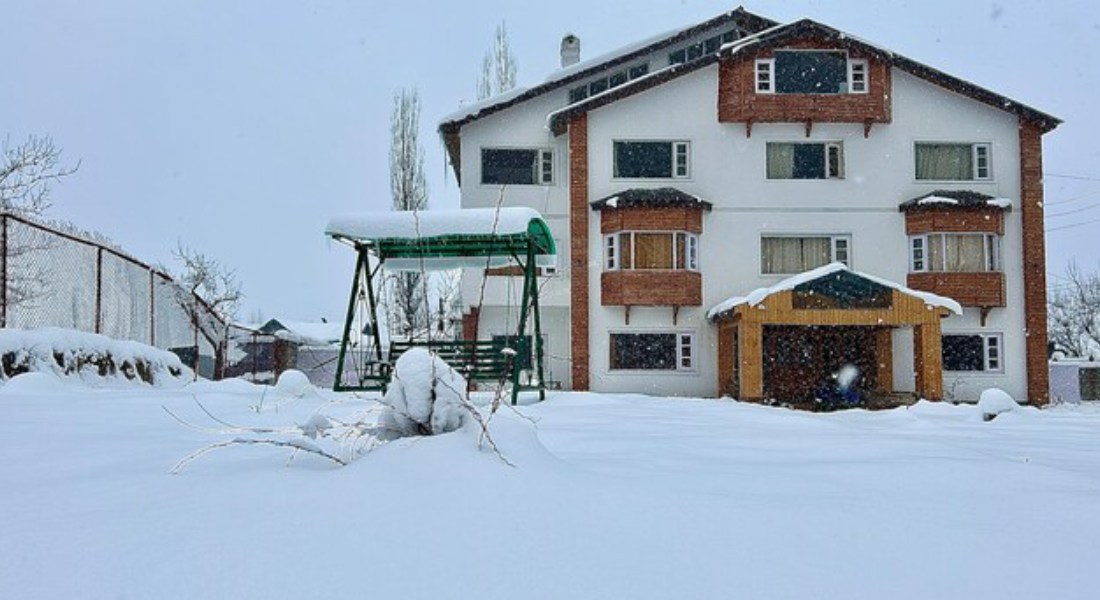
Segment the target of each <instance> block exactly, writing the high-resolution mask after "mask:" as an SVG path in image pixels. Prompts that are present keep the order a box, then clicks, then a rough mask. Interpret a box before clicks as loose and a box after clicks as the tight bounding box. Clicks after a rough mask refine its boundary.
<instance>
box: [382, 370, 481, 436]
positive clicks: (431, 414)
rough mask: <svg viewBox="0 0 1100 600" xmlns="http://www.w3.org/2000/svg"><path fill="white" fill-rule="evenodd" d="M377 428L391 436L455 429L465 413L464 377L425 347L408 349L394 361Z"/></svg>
mask: <svg viewBox="0 0 1100 600" xmlns="http://www.w3.org/2000/svg"><path fill="white" fill-rule="evenodd" d="M383 403H384V404H386V406H387V409H386V411H385V412H384V413H383V414H382V416H381V418H380V420H379V427H380V428H381V429H382V430H383V431H385V432H387V433H388V434H389V435H390V436H392V437H402V436H406V435H434V434H438V433H446V432H448V431H455V430H457V429H459V428H460V427H462V425H463V424H464V423H465V419H466V418H467V416H469V414H470V413H469V409H468V408H467V407H466V379H465V378H464V377H462V375H460V374H459V373H458V371H455V370H454V369H452V368H451V366H450V365H448V364H447V363H446V362H444V361H443V359H441V358H439V357H438V356H436V355H435V354H434V353H432V352H429V351H428V350H427V349H425V348H412V349H410V350H409V351H408V352H405V353H404V354H402V355H401V358H398V359H397V363H396V364H394V369H393V382H392V383H391V384H390V387H389V389H388V390H386V396H385V399H384V400H383Z"/></svg>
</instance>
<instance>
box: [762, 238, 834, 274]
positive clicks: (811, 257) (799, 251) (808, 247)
mask: <svg viewBox="0 0 1100 600" xmlns="http://www.w3.org/2000/svg"><path fill="white" fill-rule="evenodd" d="M761 255H762V258H763V263H764V264H763V270H764V273H774V274H786V273H801V272H803V271H808V270H810V269H816V268H817V267H820V266H822V265H826V264H828V263H829V261H830V259H831V256H832V248H831V243H830V241H829V238H827V237H807V238H799V237H771V238H763V239H762V240H761Z"/></svg>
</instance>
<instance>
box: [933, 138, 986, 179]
mask: <svg viewBox="0 0 1100 600" xmlns="http://www.w3.org/2000/svg"><path fill="white" fill-rule="evenodd" d="M991 148H992V147H991V146H990V144H957V143H939V142H917V144H916V145H915V150H914V155H915V157H916V178H917V180H922V181H988V180H990V179H992V178H993V168H992V166H993V165H992V162H993V158H992V149H991Z"/></svg>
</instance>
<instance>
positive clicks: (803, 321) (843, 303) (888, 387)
mask: <svg viewBox="0 0 1100 600" xmlns="http://www.w3.org/2000/svg"><path fill="white" fill-rule="evenodd" d="M957 306H958V305H957V304H956V303H955V302H954V301H952V300H950V299H948V298H941V297H938V296H933V295H930V294H922V293H919V292H913V291H911V290H908V289H906V288H904V287H902V286H900V285H896V284H890V283H889V282H885V281H883V280H880V279H877V278H872V277H870V276H865V275H862V274H860V273H855V272H853V271H849V270H848V269H847V268H846V267H844V266H843V265H838V264H834V265H828V266H826V267H822V268H820V269H816V270H815V271H811V272H809V273H804V274H802V275H800V276H796V277H794V278H791V280H788V281H786V282H780V283H779V284H777V285H776V286H773V287H772V288H767V289H761V290H756V291H754V292H752V293H750V294H749V295H747V296H745V297H738V298H731V299H730V300H728V301H727V302H725V303H723V304H720V305H719V306H717V307H715V308H714V309H712V311H711V315H710V316H711V319H712V320H713V321H714V322H715V323H716V324H717V326H718V335H719V343H718V389H719V393H720V394H725V395H729V396H732V397H735V398H739V399H742V400H755V401H762V400H770V399H775V400H782V401H796V402H797V401H800V400H805V399H807V398H809V399H812V398H813V396H814V393H815V392H816V391H817V390H819V389H820V388H821V386H823V385H825V384H826V383H827V382H828V381H829V379H830V378H831V376H832V375H833V374H834V373H836V372H837V370H838V369H839V368H840V367H841V366H843V365H845V364H852V365H855V366H856V367H857V368H858V369H859V371H860V375H861V380H860V383H859V386H860V389H862V390H865V391H869V392H875V393H880V394H889V393H892V392H894V391H895V386H894V381H893V371H894V365H893V363H894V357H893V331H894V330H895V329H898V328H911V329H912V331H913V356H914V367H913V368H914V371H915V375H916V393H917V394H918V395H919V396H921V397H923V398H926V399H929V400H939V399H941V398H942V397H943V365H942V357H941V346H940V320H941V319H942V318H944V317H946V316H947V315H949V314H951V312H954V311H956V308H957ZM960 310H961V309H960Z"/></svg>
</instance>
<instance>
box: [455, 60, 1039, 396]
mask: <svg viewBox="0 0 1100 600" xmlns="http://www.w3.org/2000/svg"><path fill="white" fill-rule="evenodd" d="M717 79H718V77H717V66H711V67H707V68H704V69H701V70H699V71H696V72H694V73H692V74H689V75H686V76H683V77H680V78H678V79H675V80H673V81H670V82H668V83H666V84H664V85H661V86H659V87H657V88H654V89H652V90H649V91H646V92H643V93H640V94H637V95H635V96H632V97H629V98H626V99H623V100H620V101H618V102H615V103H613V104H611V105H608V106H606V107H603V108H600V109H597V110H594V111H592V112H590V113H589V130H588V139H589V197H590V199H591V200H594V199H598V198H601V197H604V196H607V195H610V194H613V193H616V192H619V191H621V190H623V189H627V188H631V187H663V186H669V185H671V186H674V187H677V188H679V189H682V190H683V191H685V192H688V193H692V194H696V195H698V196H700V197H702V198H703V199H705V200H708V201H710V202H712V203H713V204H714V210H713V211H712V212H710V213H706V214H705V216H704V220H703V235H702V236H701V238H700V243H701V253H700V256H701V259H700V261H701V269H702V272H703V306H701V307H696V308H682V309H681V310H680V312H679V316H678V325H676V326H674V325H673V323H672V309H671V308H651V309H641V308H635V309H632V311H631V315H630V325H629V326H627V325H626V324H625V314H624V313H625V311H624V309H623V308H621V307H603V306H601V303H600V284H599V281H600V273H601V270H602V254H603V249H602V244H601V239H602V238H601V236H600V234H599V213H598V212H593V213H592V214H591V219H590V226H589V240H590V250H589V252H590V263H589V269H590V278H589V301H590V306H591V317H590V339H589V344H590V347H591V357H592V358H591V386H592V389H593V390H597V391H634V392H648V393H654V394H662V395H699V396H707V395H713V394H715V393H716V389H717V375H716V373H715V367H716V362H717V359H716V344H717V341H716V337H715V336H716V330H715V328H714V327H713V326H712V325H711V324H709V323H707V322H706V320H705V316H704V315H705V312H706V310H707V309H708V308H709V307H711V306H713V305H714V304H717V303H718V302H720V301H722V300H724V299H725V298H727V297H729V296H732V295H743V294H745V293H747V292H748V291H750V290H752V289H754V288H756V287H760V286H767V285H771V284H773V283H775V282H776V281H778V280H779V279H781V277H776V276H766V275H762V274H761V273H760V236H761V234H762V233H787V234H795V233H802V234H848V235H850V236H851V264H852V267H853V268H854V269H855V270H858V271H864V272H867V273H870V274H873V275H877V276H880V277H884V278H887V279H890V280H892V281H896V282H899V283H902V284H904V283H905V279H906V275H907V273H908V240H907V237H906V235H905V227H904V217H903V215H902V214H901V213H900V212H899V211H898V208H897V207H898V204H900V203H901V202H903V201H905V200H908V199H910V198H914V197H917V196H920V195H922V194H924V193H927V192H930V191H932V190H934V189H973V190H977V191H981V192H984V193H988V194H992V195H996V196H1003V197H1007V198H1010V199H1012V200H1013V201H1014V202H1016V203H1018V201H1019V195H1020V186H1019V159H1018V148H1019V140H1018V133H1017V119H1016V117H1015V116H1013V115H1011V114H1009V113H1005V112H1002V111H1000V110H997V109H994V108H992V107H989V106H986V105H984V104H980V103H978V102H975V101H973V100H970V99H967V98H964V97H962V96H959V95H957V94H954V93H952V92H948V91H946V90H943V89H942V88H939V87H936V86H934V85H932V84H929V83H926V82H924V81H922V80H919V79H917V78H914V77H912V76H910V75H907V74H905V73H903V72H901V71H898V70H896V69H895V70H894V72H893V94H892V97H893V122H892V123H890V124H876V125H875V126H874V127H873V128H872V130H871V132H870V136H869V137H866V138H865V137H864V132H863V125H862V124H827V123H823V124H815V125H814V127H813V130H812V133H811V135H810V136H809V138H808V139H809V140H810V141H839V142H842V143H843V144H844V156H845V178H844V179H842V180H817V181H775V180H768V179H766V177H765V145H766V143H767V142H768V141H791V142H797V141H806V140H807V138H806V135H805V126H804V125H803V124H756V125H754V127H753V129H752V137H746V135H745V127H744V125H743V124H722V123H718V121H717V108H716V104H717ZM564 94H565V92H564V90H562V91H561V94H560V95H558V94H554V95H553V97H545V98H542V99H539V100H536V101H531V102H528V103H526V104H523V105H520V106H518V107H513V108H511V109H508V110H506V111H503V112H501V113H498V114H497V115H494V116H491V117H488V118H485V119H482V120H481V121H478V122H475V123H473V124H471V125H468V126H466V127H465V128H463V130H462V172H463V180H464V185H463V187H462V196H463V205H464V206H486V205H492V204H493V203H495V202H496V200H497V197H498V193H499V189H493V188H488V187H487V186H480V185H479V184H478V180H479V173H478V168H479V165H478V164H477V163H478V159H479V154H480V152H479V150H478V149H479V148H480V147H481V146H482V145H485V146H503V145H510V144H514V145H517V146H528V145H541V146H547V147H553V148H554V149H555V152H556V156H555V159H556V161H557V165H556V166H557V167H558V169H557V175H558V177H557V180H556V181H557V183H556V185H555V186H552V188H551V189H545V188H542V187H541V186H519V187H515V188H512V189H511V190H506V199H507V202H508V203H509V204H524V205H528V206H534V207H535V208H537V209H539V210H542V211H544V212H545V213H546V214H547V216H548V217H549V218H550V219H551V227H552V228H554V232H555V235H556V236H558V237H559V239H560V240H561V241H562V242H563V244H562V246H565V245H567V242H568V235H567V234H568V222H567V220H566V219H567V206H568V186H567V182H568V173H567V153H566V152H567V148H566V144H567V140H566V138H567V136H561V137H560V138H554V137H553V136H552V135H551V134H550V133H549V132H548V131H547V130H546V129H545V123H546V115H547V114H548V113H549V112H551V111H552V110H555V109H557V108H559V107H560V106H562V105H563V104H564ZM621 139H667V140H688V141H690V142H691V154H692V158H691V166H692V168H691V171H692V173H691V177H690V178H688V179H683V180H680V179H677V180H645V181H639V180H616V179H614V178H613V173H612V143H613V141H614V140H621ZM921 140H929V141H958V142H986V143H990V144H991V145H992V149H993V152H992V154H993V159H992V160H993V173H994V179H993V180H992V181H989V182H965V183H955V184H950V183H926V182H918V181H916V180H915V177H914V166H913V165H914V163H915V159H914V155H913V152H914V150H913V145H914V142H916V141H921ZM520 187H522V188H536V189H520ZM513 192H514V194H513ZM1020 229H1021V226H1020V212H1019V209H1018V206H1016V207H1015V209H1014V210H1013V211H1012V212H1009V213H1008V214H1007V215H1006V227H1005V237H1004V239H1003V242H1002V248H1003V255H1004V261H1003V262H1004V269H1005V274H1006V282H1007V300H1008V305H1009V306H1008V308H1007V309H994V310H993V311H992V312H991V313H990V314H989V315H988V319H987V322H986V325H985V326H984V327H982V326H981V324H980V322H979V316H978V311H977V309H967V310H966V311H965V314H964V315H962V316H956V317H951V318H948V319H947V320H945V322H944V331H945V333H950V332H990V333H992V332H998V333H1002V334H1003V336H1004V346H1005V347H1004V364H1005V367H1004V373H1002V374H977V375H975V374H965V375H963V374H953V373H947V374H945V386H944V387H945V391H950V392H951V393H952V394H953V397H954V398H956V399H959V400H974V399H976V398H977V394H978V392H980V390H981V389H983V388H985V387H988V386H998V387H1002V388H1004V389H1005V390H1006V391H1008V392H1009V393H1010V394H1012V395H1013V396H1014V397H1017V398H1024V397H1025V390H1026V381H1025V376H1024V373H1025V349H1024V335H1023V323H1024V320H1023V285H1022V238H1021V234H1020ZM562 250H565V249H564V248H563V249H562ZM561 264H562V265H563V267H564V265H567V264H568V263H567V261H566V260H565V257H564V256H563V260H562V261H561ZM564 271H565V269H564V268H563V272H564ZM491 283H495V282H491ZM547 290H548V292H549V293H550V295H551V296H552V298H553V300H551V301H547V302H546V304H547V305H553V306H565V305H567V303H568V299H569V296H568V278H567V277H566V276H564V275H563V276H560V277H558V278H556V280H555V281H553V282H551V285H550V286H548V288H547ZM496 293H497V292H494V294H496ZM493 297H494V298H497V297H499V296H496V295H495V296H493ZM467 298H469V296H467ZM467 301H468V302H469V300H467ZM628 330H635V331H656V330H660V331H691V332H693V333H695V334H696V336H697V338H696V339H697V355H698V356H697V368H696V370H695V371H694V372H691V373H677V374H668V373H623V372H619V373H616V372H612V371H609V369H608V332H609V331H628ZM566 334H567V333H566V331H562V332H561V333H560V335H566ZM911 339H912V336H911V334H910V333H908V332H905V331H899V332H898V333H897V334H895V344H894V345H895V348H896V350H897V352H898V356H897V357H896V359H897V360H896V361H895V371H896V372H895V381H896V383H897V386H898V387H899V388H900V389H906V388H909V389H912V349H911V343H912V342H911Z"/></svg>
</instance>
